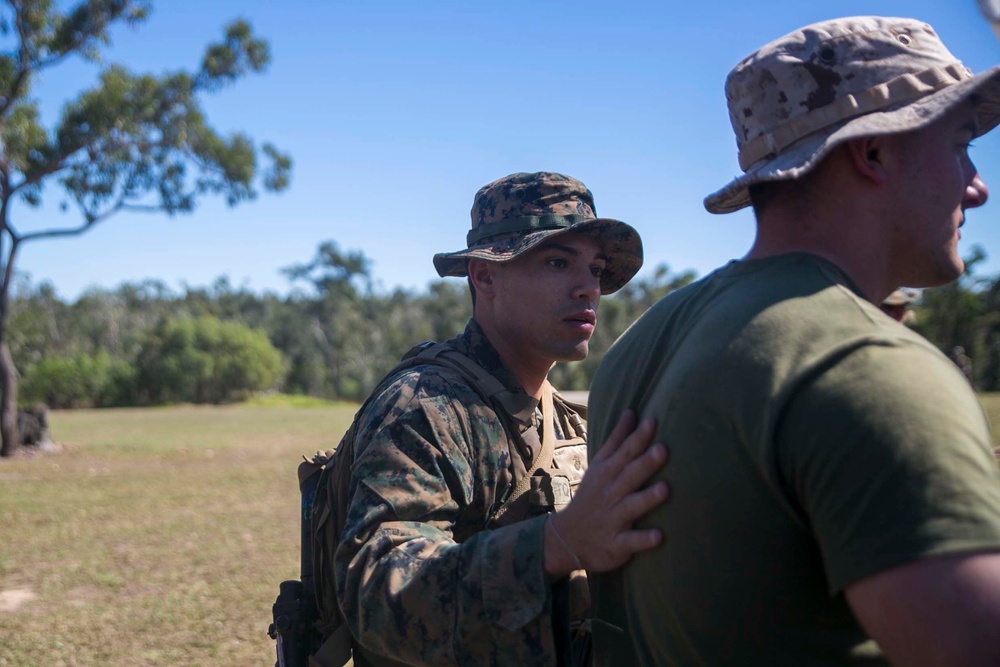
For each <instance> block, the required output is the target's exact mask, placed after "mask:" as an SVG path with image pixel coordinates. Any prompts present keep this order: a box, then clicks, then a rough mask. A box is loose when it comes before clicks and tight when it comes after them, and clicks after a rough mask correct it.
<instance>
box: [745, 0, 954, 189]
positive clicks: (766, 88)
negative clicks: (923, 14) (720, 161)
mask: <svg viewBox="0 0 1000 667" xmlns="http://www.w3.org/2000/svg"><path fill="white" fill-rule="evenodd" d="M956 65H957V66H959V67H961V64H960V63H959V61H958V60H957V59H956V58H955V56H953V55H952V54H951V53H950V52H949V51H948V49H947V48H946V47H945V46H944V44H943V43H942V42H941V40H940V38H939V37H938V36H937V34H936V33H935V32H934V29H933V28H932V27H931V26H930V25H928V24H926V23H924V22H922V21H916V20H913V19H905V18H885V17H874V16H863V17H853V18H846V19H835V20H831V21H824V22H821V23H815V24H813V25H810V26H807V27H805V28H802V29H800V30H796V31H795V32H792V33H789V34H788V35H785V36H784V37H781V38H780V39H777V40H775V41H773V42H771V43H769V44H767V45H765V46H764V47H762V48H760V49H759V50H757V51H756V52H754V53H753V54H751V55H750V56H748V57H747V58H745V59H744V60H743V61H742V62H740V63H739V64H738V65H737V66H736V67H735V68H734V69H733V70H732V72H730V74H729V76H728V78H727V79H726V98H727V101H728V104H729V117H730V122H731V123H732V126H733V131H734V132H735V134H736V143H737V146H738V148H739V149H740V151H741V166H744V168H745V169H746V168H747V167H748V166H749V164H742V163H743V162H744V161H745V159H746V157H747V156H744V155H742V151H743V150H744V148H745V147H746V146H747V144H748V143H751V142H753V141H754V140H755V139H757V138H758V137H762V136H765V138H766V135H768V134H770V133H774V132H776V131H779V130H781V129H785V130H786V134H787V133H788V132H787V129H788V127H789V126H794V124H795V122H796V119H799V118H801V117H803V116H805V115H806V114H811V113H812V112H815V111H816V110H817V109H822V108H823V107H827V106H829V105H832V104H833V103H834V102H838V101H840V100H842V99H844V98H847V97H848V96H852V95H861V94H863V93H866V91H870V90H872V89H874V88H877V87H879V86H884V85H885V84H889V83H890V82H893V81H894V80H897V79H899V78H900V77H903V76H904V75H907V74H911V75H916V74H919V73H922V72H925V71H928V70H934V69H938V68H947V67H955V66H956ZM962 69H963V70H964V67H963V68H962ZM963 74H965V72H964V71H963ZM842 119H843V118H842V117H840V116H838V114H830V123H828V124H827V125H831V124H833V123H835V122H837V121H839V120H842ZM818 124H819V125H820V126H821V127H820V128H819V129H822V120H820V122H819V123H818ZM802 125H803V128H804V129H803V132H810V131H813V132H814V131H816V130H815V129H814V128H815V126H816V125H817V122H816V119H815V117H814V118H813V119H811V122H810V123H809V124H806V123H803V124H802ZM803 136H807V134H802V136H798V137H796V136H794V130H793V136H792V137H791V138H793V139H796V138H802V137H803ZM754 157H756V155H754Z"/></svg>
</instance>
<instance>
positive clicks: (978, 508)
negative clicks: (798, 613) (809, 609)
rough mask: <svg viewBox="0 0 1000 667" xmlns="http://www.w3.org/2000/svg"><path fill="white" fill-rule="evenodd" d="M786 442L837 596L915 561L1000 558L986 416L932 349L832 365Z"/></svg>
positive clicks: (787, 459)
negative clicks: (966, 555) (971, 555)
mask: <svg viewBox="0 0 1000 667" xmlns="http://www.w3.org/2000/svg"><path fill="white" fill-rule="evenodd" d="M775 439H776V450H775V452H776V457H777V464H778V470H779V471H780V475H781V476H782V478H783V483H784V486H785V490H786V493H788V494H789V495H790V496H792V498H791V501H792V503H793V504H795V505H797V506H798V507H799V508H800V509H801V511H802V513H803V516H804V517H805V520H806V523H807V525H808V528H809V529H810V530H811V531H812V533H813V535H814V536H815V539H816V541H817V544H818V546H819V549H820V552H821V554H822V558H823V562H824V565H825V568H826V574H827V580H828V584H829V590H830V593H831V594H835V593H837V592H839V591H841V590H843V588H844V587H845V586H847V585H849V584H851V583H854V582H856V581H859V580H860V579H863V578H865V577H867V576H870V575H872V574H875V573H877V572H880V571H882V570H885V569H888V568H892V567H895V566H897V565H902V564H904V563H907V562H910V561H914V560H919V559H923V558H928V557H932V556H937V555H943V554H953V553H959V552H972V551H986V550H1000V474H998V469H997V464H996V461H995V460H994V458H993V455H992V448H991V438H990V433H989V426H988V424H987V421H986V417H985V415H984V414H983V410H982V407H981V405H980V403H979V401H978V398H977V397H976V395H975V394H974V393H973V391H972V390H971V388H970V387H969V385H968V383H967V382H966V380H965V378H964V377H963V376H962V375H961V374H960V373H959V372H958V370H957V369H956V368H954V366H953V364H951V362H949V361H948V360H947V359H946V358H945V357H944V356H943V355H941V354H939V353H937V352H935V351H934V350H932V349H929V348H927V347H924V346H922V345H919V344H917V343H916V342H913V341H906V340H903V341H892V342H887V343H877V344H869V345H862V346H859V347H857V348H855V349H854V350H853V351H851V352H849V353H846V354H845V355H844V356H843V357H842V358H840V359H836V360H831V362H830V363H829V364H828V365H826V366H825V367H824V368H823V369H822V372H818V373H816V374H814V376H813V377H811V378H806V379H804V381H803V383H802V384H801V385H800V386H799V387H798V388H797V390H796V391H795V392H794V395H793V397H792V398H791V399H790V401H789V402H788V403H787V405H786V407H785V410H784V411H783V413H782V417H781V419H780V420H779V422H778V424H777V426H776V432H775Z"/></svg>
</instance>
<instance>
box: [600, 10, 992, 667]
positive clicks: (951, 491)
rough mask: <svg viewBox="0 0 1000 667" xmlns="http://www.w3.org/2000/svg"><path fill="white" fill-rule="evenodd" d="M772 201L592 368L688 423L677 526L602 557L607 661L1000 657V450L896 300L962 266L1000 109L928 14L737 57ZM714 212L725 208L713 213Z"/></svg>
mask: <svg viewBox="0 0 1000 667" xmlns="http://www.w3.org/2000/svg"><path fill="white" fill-rule="evenodd" d="M726 97H727V100H728V103H729V114H730V120H731V123H732V127H733V130H734V132H735V135H736V144H737V148H738V161H739V165H740V168H741V169H742V171H743V173H742V174H740V175H739V176H737V177H736V178H735V179H733V180H732V181H730V183H729V184H728V185H726V186H725V187H723V188H722V189H721V190H719V191H717V192H715V193H714V194H711V195H709V196H708V197H707V198H706V199H705V202H704V203H705V207H706V209H708V210H709V211H710V212H712V213H728V212H732V211H737V210H739V209H742V208H745V207H748V206H752V207H753V209H754V214H755V217H756V233H757V234H756V238H755V240H754V243H753V245H752V246H751V248H750V249H749V252H748V253H747V254H746V255H745V256H744V257H743V258H742V259H740V260H734V261H732V262H730V263H729V264H727V265H726V266H723V267H720V268H719V269H717V270H716V271H714V272H712V273H711V274H709V275H708V276H706V277H704V278H703V279H701V280H699V281H697V282H695V283H692V284H691V285H688V286H687V287H685V288H683V289H680V290H676V291H674V292H671V293H670V294H668V295H667V296H666V297H664V298H663V299H661V300H660V301H659V302H658V303H657V304H655V305H654V306H653V307H652V308H650V309H649V310H648V311H647V312H646V313H645V314H644V315H643V316H642V317H641V318H639V320H638V321H637V322H635V323H634V324H633V325H632V326H631V327H630V329H629V330H628V331H627V332H626V333H625V334H624V335H623V336H622V337H621V338H619V339H618V341H617V342H616V343H615V345H614V346H613V347H612V348H611V350H610V351H609V352H608V353H607V355H606V356H605V357H604V359H603V360H602V363H601V366H600V368H599V370H598V371H597V373H596V375H595V377H594V380H593V382H592V386H591V392H590V405H591V407H592V410H591V412H590V415H589V416H590V420H589V428H590V435H591V440H592V441H597V442H599V441H600V438H601V437H602V435H604V434H607V433H609V432H611V430H612V428H613V427H614V422H615V420H616V416H617V414H618V413H619V412H620V411H621V410H622V409H623V408H625V407H631V408H634V409H636V410H637V411H638V412H639V414H640V415H642V416H644V417H655V418H657V423H658V434H657V437H658V438H660V439H662V440H663V441H664V442H666V443H668V444H669V445H670V452H671V455H670V466H669V467H667V468H664V469H663V470H662V471H660V472H659V473H657V475H656V476H654V479H669V480H670V484H671V488H672V489H673V490H674V491H673V493H672V496H671V501H670V502H669V503H667V504H665V505H663V506H661V507H657V508H656V509H655V510H653V512H652V513H651V514H650V515H649V516H647V517H644V518H643V520H642V522H641V523H640V525H642V526H648V527H658V528H660V529H661V530H663V531H664V533H665V534H666V535H667V536H668V539H666V540H664V542H663V544H662V545H661V546H660V547H659V548H657V549H655V550H652V551H648V552H643V553H640V554H637V555H636V556H635V557H634V558H632V559H631V560H630V561H629V562H628V564H627V565H626V566H625V567H624V568H622V569H621V570H617V571H615V572H613V573H608V574H595V575H594V576H593V577H592V578H591V590H592V591H593V592H594V603H595V604H594V609H595V617H594V619H593V627H594V635H593V639H594V652H595V664H597V665H601V666H602V667H604V666H611V665H623V664H627V665H632V664H641V665H748V666H757V665H768V666H780V665H789V666H796V667H797V666H799V665H861V664H864V665H886V664H894V665H922V666H924V665H940V666H945V665H963V666H969V665H977V666H979V665H981V666H984V667H985V666H986V665H1000V635H998V632H997V628H1000V474H998V470H997V466H996V463H995V462H994V460H993V456H992V453H991V440H992V438H991V436H990V432H989V425H988V423H987V420H986V418H985V415H984V414H983V410H982V407H981V405H980V403H979V401H978V399H977V397H976V395H975V394H974V393H973V392H972V390H971V389H970V387H969V385H968V383H967V382H966V380H965V378H964V377H963V376H962V375H961V373H959V372H958V370H957V369H956V368H955V366H954V364H952V363H951V362H950V361H949V360H948V359H947V358H946V357H945V356H944V355H943V354H942V353H941V352H940V351H939V350H938V349H937V348H935V347H934V346H933V345H931V344H930V343H928V341H927V340H926V339H924V338H923V337H921V336H920V335H918V334H917V333H915V332H914V331H912V330H911V329H910V328H908V327H906V326H903V325H901V324H900V323H899V322H895V321H893V320H892V319H891V318H889V317H886V316H885V315H884V314H883V313H882V312H881V311H880V310H879V307H878V305H879V304H880V303H881V302H882V300H883V299H885V297H886V296H887V295H889V294H890V293H891V292H892V291H893V290H894V289H896V288H897V287H898V286H899V285H908V286H913V287H917V288H920V287H932V286H936V285H941V284H944V283H946V282H950V281H953V280H955V279H957V278H958V277H959V276H960V275H961V273H962V270H963V262H962V258H961V255H960V254H959V252H958V245H959V239H960V231H959V228H960V227H961V226H962V225H963V224H964V223H965V222H966V213H967V212H969V211H970V210H972V209H975V208H977V207H979V206H982V205H984V204H985V203H986V200H987V198H988V190H987V188H986V185H985V184H984V183H983V181H982V179H981V178H980V177H979V174H978V173H977V170H976V167H975V165H974V164H973V162H972V159H971V157H970V152H969V144H970V141H972V140H973V139H975V138H976V137H978V136H980V135H982V134H983V133H986V132H988V131H990V130H992V129H993V128H994V127H996V126H997V124H998V123H1000V66H997V67H993V68H991V69H989V70H987V71H985V72H982V73H980V74H978V75H975V74H973V73H972V72H971V71H969V69H968V68H966V67H965V66H964V65H962V63H961V62H959V61H958V60H957V59H956V58H955V56H953V55H952V54H951V53H950V52H949V51H948V49H947V48H946V47H945V46H944V44H943V43H942V42H941V40H940V38H939V37H938V35H937V34H936V33H935V31H934V30H933V28H931V26H929V25H927V24H926V23H923V22H921V21H916V20H912V19H904V18H886V17H871V16H867V17H852V18H844V19H837V20H832V21H824V22H821V23H816V24H813V25H810V26H806V27H804V28H801V29H799V30H796V31H793V32H791V33H789V34H788V35H785V36H784V37H781V38H780V39H777V40H775V41H773V42H771V43H769V44H767V45H765V46H763V47H761V48H760V49H759V50H757V51H756V52H754V53H753V54H751V55H750V56H748V57H747V58H746V59H744V60H743V61H742V62H740V63H738V64H737V65H736V67H735V68H734V69H733V70H732V71H731V72H730V74H729V77H728V79H727V81H726ZM713 233H714V232H713Z"/></svg>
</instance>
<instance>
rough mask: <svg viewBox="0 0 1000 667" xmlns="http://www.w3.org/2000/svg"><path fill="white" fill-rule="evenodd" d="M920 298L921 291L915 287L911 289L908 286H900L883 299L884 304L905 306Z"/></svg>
mask: <svg viewBox="0 0 1000 667" xmlns="http://www.w3.org/2000/svg"><path fill="white" fill-rule="evenodd" d="M919 298H920V292H919V291H918V290H915V289H910V288H908V287H900V288H899V289H898V290H896V291H894V292H893V293H892V294H890V295H889V296H887V297H886V298H885V299H884V300H883V301H882V305H883V306H905V305H907V304H910V303H913V302H914V301H916V300H917V299H919Z"/></svg>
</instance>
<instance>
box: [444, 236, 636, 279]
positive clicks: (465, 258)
mask: <svg viewBox="0 0 1000 667" xmlns="http://www.w3.org/2000/svg"><path fill="white" fill-rule="evenodd" d="M568 233H575V234H587V235H589V236H593V237H595V238H597V240H598V241H600V243H601V250H602V252H603V253H604V254H605V255H607V264H606V266H605V268H604V271H603V272H602V273H601V294H611V293H613V292H617V291H618V290H619V289H621V287H622V286H623V285H625V283H627V282H628V281H629V280H631V279H632V277H633V276H634V275H635V274H636V272H638V271H639V269H640V268H641V267H642V239H641V238H640V237H639V233H638V232H636V231H635V229H633V228H632V227H631V226H630V225H627V224H625V223H624V222H622V221H621V220H614V219H612V218H594V219H592V220H584V221H582V222H577V223H574V224H572V225H569V226H568V227H560V228H558V229H544V230H540V231H537V232H531V233H530V234H513V235H507V236H504V237H501V238H498V239H494V240H492V241H490V242H489V243H481V244H478V245H474V246H472V247H471V248H466V249H464V250H458V251H455V252H442V253H438V254H436V255H434V268H435V269H437V272H438V275H439V276H441V277H442V278H446V277H449V276H453V277H464V276H468V275H469V269H468V265H469V260H470V259H473V258H475V259H483V260H486V261H488V262H509V261H511V260H512V259H515V258H517V257H519V256H521V255H523V254H524V253H526V252H528V251H529V250H532V249H533V248H536V247H538V246H539V245H541V244H542V243H544V242H545V241H548V240H549V239H551V238H553V237H555V236H560V235H562V234H568Z"/></svg>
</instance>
